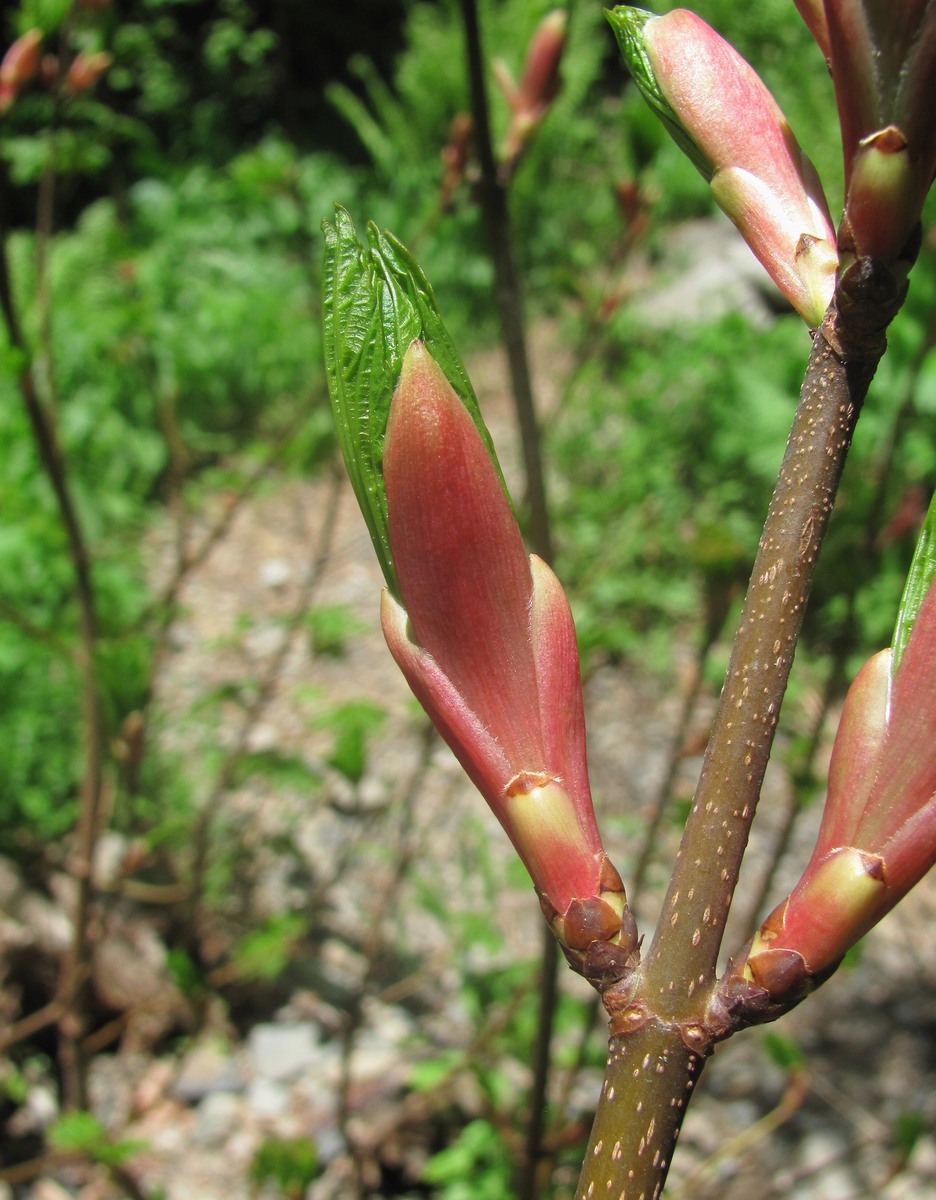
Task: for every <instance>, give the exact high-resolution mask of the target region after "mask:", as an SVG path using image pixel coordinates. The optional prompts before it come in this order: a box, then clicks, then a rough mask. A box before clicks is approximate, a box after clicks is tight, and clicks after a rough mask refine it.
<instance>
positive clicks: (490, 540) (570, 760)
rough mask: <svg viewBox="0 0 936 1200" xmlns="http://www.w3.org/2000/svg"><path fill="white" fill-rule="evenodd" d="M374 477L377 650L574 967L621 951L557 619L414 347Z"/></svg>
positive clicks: (481, 451)
mask: <svg viewBox="0 0 936 1200" xmlns="http://www.w3.org/2000/svg"><path fill="white" fill-rule="evenodd" d="M383 473H384V481H385V485H386V493H387V509H388V520H389V541H390V550H391V553H392V556H393V565H394V570H395V572H396V577H397V579H398V581H399V592H400V596H399V599H396V598H394V596H393V595H391V593H390V591H389V590H385V591H384V594H383V600H382V604H381V619H382V623H383V629H384V634H385V636H386V639H387V644H388V645H389V647H390V651H391V653H392V654H393V656H394V658H395V659H396V661H397V664H398V665H399V666H400V668H401V670H402V671H403V673H404V675H405V676H406V679H407V681H408V683H409V685H410V687H411V688H412V690H413V692H414V693H415V695H416V697H417V699H418V700H419V701H420V703H421V704H422V705H423V707H424V708H425V710H426V711H427V712H428V713H429V715H430V716H431V718H432V720H433V722H434V724H435V726H436V728H437V729H438V730H439V732H440V733H441V734H442V736H443V737H444V738H445V740H446V742H447V743H448V744H449V746H450V747H451V749H452V750H453V751H454V753H455V755H456V757H457V758H458V760H459V762H460V763H461V765H462V766H463V767H464V769H465V771H466V772H467V774H468V775H469V777H470V778H471V779H472V781H473V782H474V783H475V785H476V786H477V788H478V790H479V791H480V792H481V794H482V795H483V796H484V798H485V799H486V800H487V802H488V804H489V805H490V806H491V808H492V810H493V812H494V813H495V815H496V816H497V818H498V820H499V821H500V823H501V824H502V825H503V827H504V829H505V830H506V832H507V834H508V836H509V837H510V839H511V841H512V842H513V844H514V846H515V847H516V849H517V851H518V853H519V855H520V857H521V858H522V859H523V862H524V863H525V864H526V867H527V869H528V870H529V872H530V875H531V877H532V879H533V882H534V885H535V887H536V890H537V893H538V895H539V897H540V902H541V904H542V907H543V910H544V912H545V914H546V916H547V919H548V920H549V921H550V924H551V926H552V928H553V930H554V932H555V934H556V936H557V937H558V939H559V941H560V942H561V944H562V945H563V947H564V948H565V949H566V952H567V954H568V955H569V957H570V960H574V961H575V962H576V963H577V964H578V965H582V964H584V962H585V959H586V957H587V954H588V951H589V949H590V947H591V946H592V944H593V943H596V942H597V943H601V944H604V943H611V944H612V945H619V944H621V941H622V939H623V940H624V941H625V943H626V942H627V939H628V937H632V928H631V925H630V922H629V919H628V918H629V914H627V915H625V897H624V890H623V886H622V884H621V880H620V877H619V876H618V874H617V871H615V869H614V867H613V866H612V865H611V863H610V861H609V860H608V857H607V855H606V854H605V852H604V849H603V847H602V842H601V836H600V834H599V832H598V826H597V823H596V820H595V813H594V808H593V806H592V798H591V792H590V789H589V783H588V773H587V767H586V759H585V723H584V715H583V704H582V688H581V680H580V676H579V659H578V649H577V646H576V640H575V629H574V626H573V623H572V614H571V611H570V609H569V603H568V600H567V599H566V596H565V593H564V592H563V590H562V586H561V584H560V583H559V581H558V579H557V578H556V576H555V575H554V574H553V572H552V571H551V570H550V568H549V567H548V566H547V565H546V563H544V562H543V561H542V560H541V559H539V558H537V557H536V556H535V555H530V556H528V555H527V553H526V550H525V549H524V546H523V541H522V538H521V535H520V530H519V528H518V526H517V522H516V520H515V518H514V516H513V513H512V512H511V509H510V504H509V503H508V500H507V497H506V495H505V493H504V490H503V487H502V485H501V482H500V479H499V477H498V474H497V471H496V469H495V467H494V464H493V462H492V460H491V456H490V454H489V453H488V450H487V447H486V446H485V445H484V443H483V441H482V439H481V436H480V434H479V433H478V430H477V428H476V426H475V423H474V421H473V420H472V418H471V417H470V415H469V414H468V412H467V410H466V409H465V406H464V404H463V403H462V401H461V400H460V399H459V397H458V396H457V395H456V393H455V391H454V390H453V389H452V386H451V384H450V383H449V381H448V380H447V378H446V377H445V375H444V374H443V372H442V371H441V370H440V368H439V367H438V365H437V364H436V363H435V361H434V360H433V358H432V356H431V355H430V354H429V352H428V350H427V349H426V347H425V346H424V345H423V344H422V343H421V342H419V341H414V342H413V343H412V344H411V345H410V347H409V349H408V350H407V352H406V355H405V358H404V361H403V369H402V372H401V375H400V379H399V383H398V385H397V387H396V390H395V393H394V396H393V401H392V403H391V406H390V415H389V421H388V424H387V435H386V444H385V448H384V457H383Z"/></svg>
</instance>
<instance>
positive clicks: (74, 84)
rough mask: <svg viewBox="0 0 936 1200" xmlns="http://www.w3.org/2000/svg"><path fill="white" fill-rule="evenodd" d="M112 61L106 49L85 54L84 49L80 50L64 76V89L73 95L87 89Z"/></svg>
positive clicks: (92, 85) (91, 86)
mask: <svg viewBox="0 0 936 1200" xmlns="http://www.w3.org/2000/svg"><path fill="white" fill-rule="evenodd" d="M113 61H114V59H113V56H112V55H110V54H108V53H107V51H106V50H99V51H98V52H97V53H96V54H85V53H84V51H80V52H79V53H78V54H76V55H75V57H74V58H73V59H72V61H71V65H70V66H69V68H68V74H67V75H66V76H65V91H66V92H68V93H69V94H70V95H73V96H74V95H76V94H77V93H78V92H87V91H89V90H90V89H91V88H93V87H94V85H95V84H96V83H97V81H98V80H99V79H100V78H101V76H102V75H103V74H104V72H105V71H106V70H107V68H108V67H109V66H110V65H111V63H112V62H113Z"/></svg>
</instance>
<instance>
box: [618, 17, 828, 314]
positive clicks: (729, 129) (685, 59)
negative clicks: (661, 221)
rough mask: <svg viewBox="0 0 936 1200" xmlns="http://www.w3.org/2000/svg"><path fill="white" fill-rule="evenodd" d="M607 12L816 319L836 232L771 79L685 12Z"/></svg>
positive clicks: (723, 195)
mask: <svg viewBox="0 0 936 1200" xmlns="http://www.w3.org/2000/svg"><path fill="white" fill-rule="evenodd" d="M609 19H610V21H611V25H612V27H613V28H614V31H615V34H616V35H617V39H618V42H619V44H620V46H621V50H622V52H623V54H624V58H625V61H626V63H627V66H628V69H629V70H630V72H631V75H632V76H633V78H634V81H635V82H636V84H637V86H638V87H639V88H640V90H641V92H642V93H643V95H644V98H645V99H646V100H647V102H648V103H649V104H650V106H651V108H653V110H654V111H655V112H656V114H657V115H658V116H659V117H660V118H661V120H662V121H663V123H664V125H665V126H666V128H667V130H668V131H669V132H670V134H672V136H673V138H674V139H675V140H676V142H677V143H678V144H679V146H680V147H681V148H682V149H683V150H684V151H685V152H686V153H687V154H688V155H689V157H690V159H691V160H692V162H693V163H694V164H695V166H696V167H697V168H698V170H699V171H700V172H701V173H702V174H703V175H704V176H705V178H706V179H707V180H708V181H709V183H710V185H711V188H712V193H713V195H714V197H715V199H716V201H717V202H718V204H719V206H720V207H721V208H722V209H723V210H724V211H725V212H726V213H727V215H728V216H729V217H730V218H731V220H732V221H733V222H734V224H735V225H736V226H737V228H738V230H739V231H740V232H741V234H742V236H743V237H744V239H745V241H746V242H747V243H748V245H749V246H750V247H751V249H752V250H753V251H754V254H755V255H756V256H757V258H758V259H759V260H760V262H761V263H762V264H763V266H764V267H765V269H766V270H767V273H768V274H769V275H770V277H771V279H773V281H774V282H775V283H776V285H777V286H778V287H779V288H780V290H781V292H783V294H784V295H785V296H786V297H787V299H788V300H789V301H790V303H791V304H792V305H793V307H794V308H795V309H796V310H797V312H799V313H800V315H801V316H802V317H803V318H804V319H805V320H806V321H807V322H808V323H809V324H810V325H818V324H819V322H820V321H821V320H822V317H823V314H824V313H825V310H826V308H827V307H828V304H829V301H830V300H831V298H832V293H833V290H834V288H835V272H836V268H837V265H838V254H837V251H836V249H835V234H834V231H833V228H832V221H831V218H830V216H829V209H828V205H827V203H826V199H825V195H824V194H823V190H822V184H821V183H820V181H819V177H818V175H817V174H816V170H815V168H814V167H813V165H812V163H811V162H810V161H809V159H808V158H807V157H806V155H805V154H804V153H803V152H802V150H801V149H800V147H799V145H798V144H797V141H796V138H795V137H794V136H793V132H792V130H791V129H790V126H789V124H788V122H787V120H786V118H785V117H784V115H783V113H782V112H781V111H780V108H779V107H778V105H777V102H776V101H775V100H774V98H773V96H772V95H771V94H770V92H769V91H768V90H767V87H766V85H765V84H764V83H763V81H762V80H761V79H760V77H759V76H758V75H757V74H756V72H755V71H754V70H753V69H752V68H751V66H750V65H749V64H748V63H747V62H746V61H745V60H744V59H743V58H742V57H741V55H740V54H738V52H737V51H736V50H735V49H734V48H733V47H732V46H731V45H729V43H728V42H726V41H725V40H724V38H722V37H720V36H719V35H718V34H717V33H716V32H715V30H714V29H712V28H711V26H709V25H707V24H706V23H705V22H704V21H703V20H702V19H701V18H700V17H697V16H696V15H695V14H694V13H691V12H689V11H688V10H686V9H674V10H673V11H672V12H669V13H667V14H666V15H665V16H662V17H654V16H652V15H651V14H649V13H647V12H644V11H643V10H641V9H632V8H616V9H614V10H613V12H611V13H610V14H609Z"/></svg>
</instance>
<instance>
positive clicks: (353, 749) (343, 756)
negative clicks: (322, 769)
mask: <svg viewBox="0 0 936 1200" xmlns="http://www.w3.org/2000/svg"><path fill="white" fill-rule="evenodd" d="M386 716H387V711H386V709H385V708H383V707H381V705H379V704H375V703H374V702H373V701H372V700H349V701H347V702H346V703H345V704H339V705H337V706H336V707H335V708H332V709H329V710H328V711H326V712H323V713H321V714H320V715H319V716H318V717H316V719H315V725H316V726H317V727H318V728H319V729H330V730H331V731H332V732H333V733H334V735H335V741H334V744H333V746H332V750H331V753H330V754H329V755H328V757H327V759H326V760H325V761H326V762H327V763H328V765H329V766H330V767H334V769H335V770H336V771H338V772H340V774H342V775H343V776H344V777H345V779H347V780H349V781H350V782H351V783H353V784H358V783H360V782H361V780H362V779H363V777H364V772H365V770H366V769H367V747H368V740H369V738H370V735H371V734H372V733H375V732H376V731H377V730H378V729H379V728H380V726H381V725H382V724H383V722H384V721H385V720H386Z"/></svg>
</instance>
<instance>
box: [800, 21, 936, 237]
mask: <svg viewBox="0 0 936 1200" xmlns="http://www.w3.org/2000/svg"><path fill="white" fill-rule="evenodd" d="M824 11H825V19H826V28H827V42H828V44H827V47H826V54H827V57H828V59H829V66H830V68H831V71H832V81H833V83H834V84H835V98H836V102H837V104H838V110H839V120H840V122H841V126H842V148H843V153H844V159H845V197H846V198H845V221H844V223H843V231H842V233H843V245H846V246H848V248H849V249H853V250H854V252H855V253H856V254H858V255H870V256H872V257H879V258H883V259H889V260H894V259H897V258H899V257H900V255H901V252H902V251H903V249H904V247H905V245H906V243H907V240H908V238H909V237H910V235H911V234H912V232H913V229H914V227H915V226H916V224H917V222H918V221H919V218H920V211H921V209H922V206H923V201H924V200H925V198H926V194H927V192H928V191H929V188H930V184H931V183H932V181H933V175H934V171H936V122H934V121H933V119H932V98H933V89H934V86H936V10H934V8H933V6H932V5H931V4H929V3H928V2H927V0H901V2H900V3H887V4H882V3H878V2H874V0H825V6H824ZM849 242H850V243H851V244H850V245H849Z"/></svg>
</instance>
